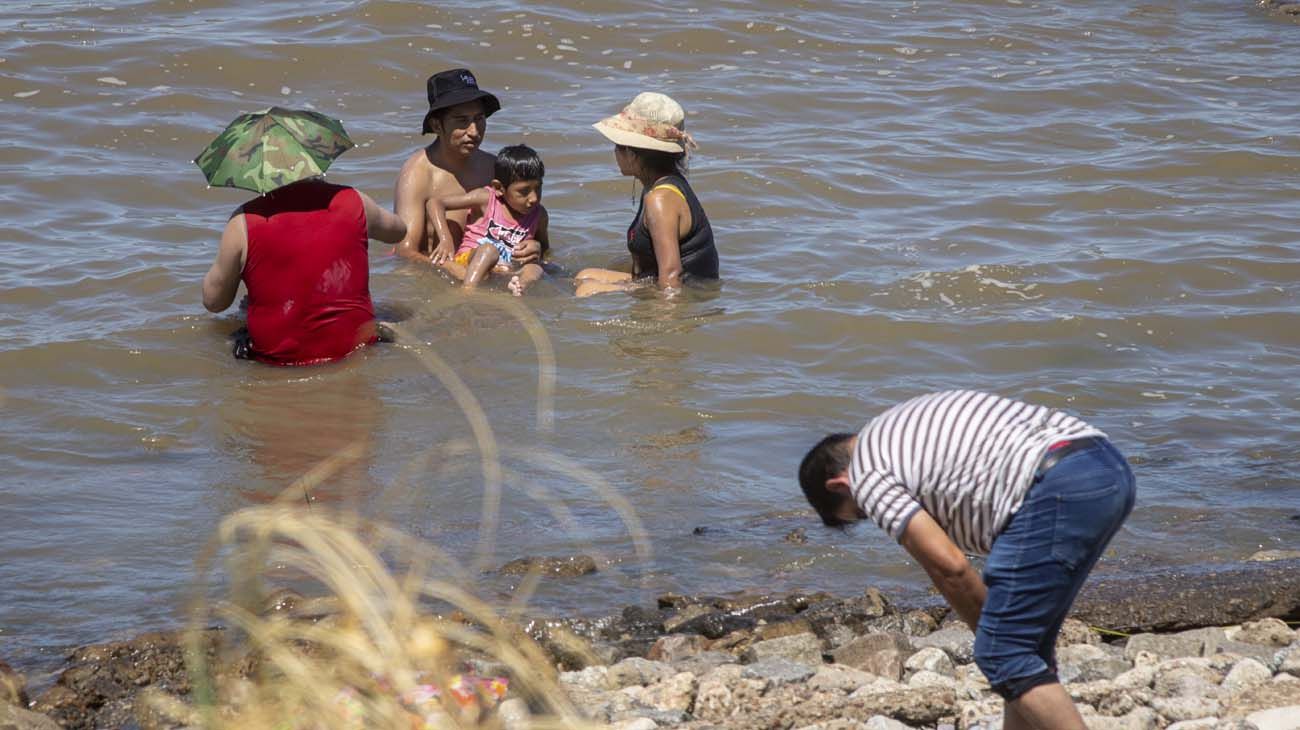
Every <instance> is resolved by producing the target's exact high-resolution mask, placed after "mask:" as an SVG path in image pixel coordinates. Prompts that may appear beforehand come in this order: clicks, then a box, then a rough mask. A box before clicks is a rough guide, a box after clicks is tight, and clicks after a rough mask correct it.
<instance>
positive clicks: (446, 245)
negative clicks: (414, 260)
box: [429, 240, 456, 266]
mask: <svg viewBox="0 0 1300 730" xmlns="http://www.w3.org/2000/svg"><path fill="white" fill-rule="evenodd" d="M455 255H456V251H455V250H454V249H453V248H452V246H451V241H443V240H439V241H438V245H437V246H434V247H433V255H432V256H430V257H429V263H431V264H433V265H434V266H441V265H443V264H445V263H447V262H448V261H451V260H452V258H454V257H455Z"/></svg>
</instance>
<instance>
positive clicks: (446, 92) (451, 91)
mask: <svg viewBox="0 0 1300 730" xmlns="http://www.w3.org/2000/svg"><path fill="white" fill-rule="evenodd" d="M427 85H428V88H429V111H428V112H427V113H426V114H425V115H424V132H423V133H424V134H428V133H430V132H432V131H433V127H432V126H431V124H430V122H432V121H433V113H434V112H436V111H438V110H439V109H446V108H447V107H449V106H456V105H457V104H464V103H465V102H467V101H475V100H479V99H481V100H482V101H483V114H484V116H489V117H490V116H492V114H493V113H494V112H496V111H497V110H498V109H500V108H501V102H500V101H497V98H496V97H495V96H493V95H492V94H489V93H488V92H486V91H483V90H482V89H480V88H479V87H478V81H476V80H475V79H474V74H472V73H470V72H469V69H467V68H453V69H451V70H449V71H439V72H438V73H436V74H434V75H432V76H430V77H429V81H428V83H427Z"/></svg>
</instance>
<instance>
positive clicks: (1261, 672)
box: [1222, 658, 1273, 695]
mask: <svg viewBox="0 0 1300 730" xmlns="http://www.w3.org/2000/svg"><path fill="white" fill-rule="evenodd" d="M1272 678H1273V672H1271V671H1269V668H1268V667H1266V666H1264V665H1263V664H1261V663H1260V662H1258V661H1256V660H1254V659H1250V658H1246V659H1242V660H1241V661H1239V662H1237V663H1236V664H1234V665H1233V666H1232V669H1231V670H1229V671H1228V676H1226V677H1224V678H1223V685H1222V686H1223V690H1224V691H1225V692H1228V693H1229V694H1234V695H1235V694H1238V693H1240V692H1244V691H1246V690H1248V689H1251V688H1254V687H1258V686H1259V685H1261V684H1264V683H1266V682H1268V680H1270V679H1272Z"/></svg>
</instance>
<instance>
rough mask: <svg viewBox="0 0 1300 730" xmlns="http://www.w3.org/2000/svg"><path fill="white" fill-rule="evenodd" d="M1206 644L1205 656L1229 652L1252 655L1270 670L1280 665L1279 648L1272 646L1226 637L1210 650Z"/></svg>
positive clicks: (1252, 657)
mask: <svg viewBox="0 0 1300 730" xmlns="http://www.w3.org/2000/svg"><path fill="white" fill-rule="evenodd" d="M1209 649H1210V647H1209V645H1208V644H1207V645H1206V652H1205V656H1214V655H1215V654H1227V655H1231V656H1236V657H1243V658H1244V657H1250V658H1251V659H1254V660H1255V661H1257V662H1259V663H1260V664H1263V665H1264V666H1266V667H1268V668H1269V669H1270V670H1273V669H1276V668H1277V667H1278V665H1279V660H1278V656H1277V655H1278V651H1279V650H1278V649H1277V648H1276V647H1272V646H1262V645H1260V644H1247V643H1245V642H1242V641H1231V640H1229V639H1226V638H1225V639H1224V640H1223V641H1221V642H1219V643H1218V644H1216V645H1215V646H1214V650H1213V651H1210V650H1209Z"/></svg>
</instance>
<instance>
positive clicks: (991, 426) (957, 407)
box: [849, 390, 1105, 555]
mask: <svg viewBox="0 0 1300 730" xmlns="http://www.w3.org/2000/svg"><path fill="white" fill-rule="evenodd" d="M1087 436H1102V437H1104V436H1105V434H1104V433H1102V432H1101V431H1098V430H1097V429H1095V428H1093V427H1092V426H1089V425H1088V424H1086V423H1084V422H1083V421H1081V420H1079V419H1077V418H1075V417H1074V416H1071V415H1068V414H1066V413H1063V412H1061V411H1057V410H1053V409H1051V408H1045V407H1043V406H1034V405H1029V404H1027V403H1021V402H1019V401H1015V400H1011V399H1009V398H1002V397H1000V396H996V395H991V394H989V393H979V392H976V391H973V390H951V391H946V392H942V393H931V394H929V395H923V396H920V397H917V398H913V399H911V400H909V401H906V402H904V403H900V404H898V405H896V406H894V407H893V408H890V409H889V410H887V411H885V412H884V413H882V414H880V415H879V416H877V417H876V418H874V419H872V420H871V422H870V423H868V424H867V425H866V426H865V427H864V428H863V429H862V432H861V433H859V434H858V441H857V445H856V447H855V448H854V450H853V459H852V462H851V465H850V466H849V480H850V483H851V484H852V486H853V497H854V499H856V500H857V502H858V505H860V506H861V507H862V510H863V511H864V512H866V513H867V515H869V516H870V517H871V519H872V520H873V521H875V523H876V524H877V525H880V527H881V528H883V529H884V530H885V531H886V532H888V533H889V535H890V537H893V538H894V539H895V540H899V539H901V538H902V536H903V530H904V529H905V528H906V527H907V523H908V522H909V521H910V520H911V519H912V517H914V516H915V515H916V513H917V512H919V511H921V510H923V509H924V510H925V511H926V512H928V513H929V514H930V516H931V517H933V518H934V520H935V521H936V522H938V523H939V525H940V526H941V527H942V528H943V529H944V531H945V532H946V533H948V536H949V537H950V538H952V541H953V542H954V543H956V544H957V547H959V548H961V549H962V550H963V551H964V552H967V553H974V554H978V555H987V554H988V552H989V550H990V549H991V548H992V547H993V540H994V538H996V537H997V536H998V534H999V533H1001V532H1002V529H1003V528H1004V527H1006V524H1007V522H1008V521H1010V519H1011V516H1012V515H1014V514H1015V513H1016V510H1018V509H1020V504H1021V503H1022V502H1023V501H1024V498H1025V494H1026V493H1027V492H1028V491H1029V487H1030V485H1031V484H1032V483H1033V479H1034V472H1035V471H1036V470H1037V468H1038V463H1039V462H1040V461H1041V460H1042V458H1043V454H1044V453H1046V451H1047V447H1048V446H1050V445H1052V444H1054V443H1056V442H1057V441H1064V440H1067V439H1077V438H1084V437H1087Z"/></svg>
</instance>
